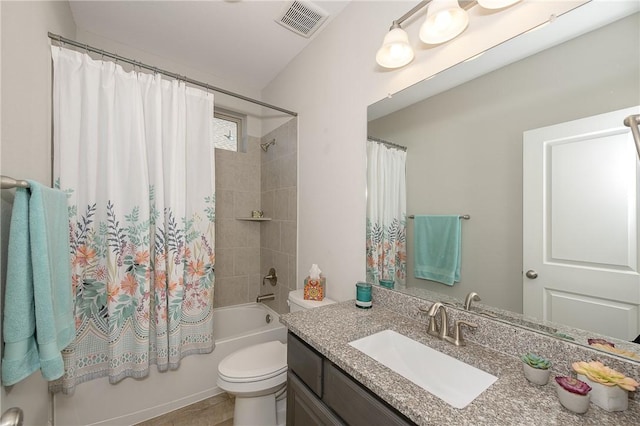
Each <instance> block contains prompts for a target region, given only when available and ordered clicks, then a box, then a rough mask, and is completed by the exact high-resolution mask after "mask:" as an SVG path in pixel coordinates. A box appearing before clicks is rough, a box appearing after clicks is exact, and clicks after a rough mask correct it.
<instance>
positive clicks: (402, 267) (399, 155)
mask: <svg viewBox="0 0 640 426" xmlns="http://www.w3.org/2000/svg"><path fill="white" fill-rule="evenodd" d="M406 158H407V153H406V151H403V150H400V149H397V148H390V147H387V146H385V145H384V144H382V143H380V142H377V141H373V140H368V141H367V281H368V282H372V283H377V282H378V280H379V279H391V280H394V281H395V286H396V287H403V286H404V285H405V281H406V276H407V239H406V228H407V202H406V176H405V163H406Z"/></svg>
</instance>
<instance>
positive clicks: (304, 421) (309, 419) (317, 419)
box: [287, 372, 344, 426]
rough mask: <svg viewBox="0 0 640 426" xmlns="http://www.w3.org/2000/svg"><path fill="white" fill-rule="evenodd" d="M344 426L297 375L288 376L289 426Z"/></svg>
mask: <svg viewBox="0 0 640 426" xmlns="http://www.w3.org/2000/svg"><path fill="white" fill-rule="evenodd" d="M321 425H322V426H323V425H344V423H342V422H341V421H340V419H339V418H338V416H336V415H335V414H334V413H333V412H332V411H331V410H329V408H327V406H326V405H325V404H324V403H323V402H322V401H321V400H320V399H319V398H318V397H317V396H315V395H314V394H313V393H312V392H311V391H310V390H309V388H307V387H306V386H305V385H304V383H302V381H301V380H300V379H299V378H298V376H296V375H295V374H293V373H291V372H289V374H287V426H321Z"/></svg>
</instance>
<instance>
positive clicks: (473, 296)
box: [464, 291, 482, 311]
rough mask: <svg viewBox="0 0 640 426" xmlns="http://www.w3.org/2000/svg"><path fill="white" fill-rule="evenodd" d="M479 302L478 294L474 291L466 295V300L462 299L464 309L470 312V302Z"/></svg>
mask: <svg viewBox="0 0 640 426" xmlns="http://www.w3.org/2000/svg"><path fill="white" fill-rule="evenodd" d="M480 300H482V299H480V296H478V293H476V292H475V291H472V292H471V293H469V294H467V298H466V299H464V309H465V310H467V311H470V310H471V302H479V301H480Z"/></svg>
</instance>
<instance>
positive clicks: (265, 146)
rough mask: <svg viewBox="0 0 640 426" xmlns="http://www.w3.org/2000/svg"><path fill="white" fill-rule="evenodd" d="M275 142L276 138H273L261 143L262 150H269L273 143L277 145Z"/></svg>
mask: <svg viewBox="0 0 640 426" xmlns="http://www.w3.org/2000/svg"><path fill="white" fill-rule="evenodd" d="M275 144H276V140H275V139H272V140H270V141H269V142H265V143H261V144H260V148H262V150H263V151H264V152H267V151H268V150H269V147H270V146H271V145H275Z"/></svg>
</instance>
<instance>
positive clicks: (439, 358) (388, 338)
mask: <svg viewBox="0 0 640 426" xmlns="http://www.w3.org/2000/svg"><path fill="white" fill-rule="evenodd" d="M349 344H350V345H351V346H353V347H354V348H356V349H358V350H359V351H361V352H364V353H365V354H366V355H368V356H370V357H371V358H373V359H375V360H376V361H378V362H380V363H381V364H384V365H385V366H387V367H388V368H390V369H391V370H393V371H395V372H396V373H398V374H400V375H401V376H402V377H404V378H406V379H408V380H411V381H412V382H413V383H415V384H416V385H418V386H420V387H421V388H423V389H424V390H426V391H427V392H429V393H431V394H433V395H435V396H437V397H438V398H440V399H442V400H443V401H445V402H446V403H448V404H450V405H452V406H453V407H455V408H464V407H466V406H467V405H469V404H470V403H471V401H473V400H474V399H476V398H477V397H478V395H480V394H481V393H482V392H484V391H485V390H486V389H487V388H488V387H489V386H491V385H492V384H493V382H495V381H496V380H498V378H497V377H495V376H493V375H491V374H489V373H486V372H484V371H482V370H479V369H477V368H475V367H473V366H471V365H469V364H465V363H464V362H462V361H459V360H457V359H455V358H452V357H450V356H449V355H445V354H443V353H442V352H438V351H436V350H434V349H431V348H430V347H428V346H425V345H423V344H422V343H419V342H416V341H415V340H412V339H410V338H408V337H406V336H403V335H402V334H399V333H396V332H395V331H393V330H384V331H381V332H379V333H376V334H372V335H371V336H367V337H363V338H362V339H358V340H354V341H353V342H349Z"/></svg>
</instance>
